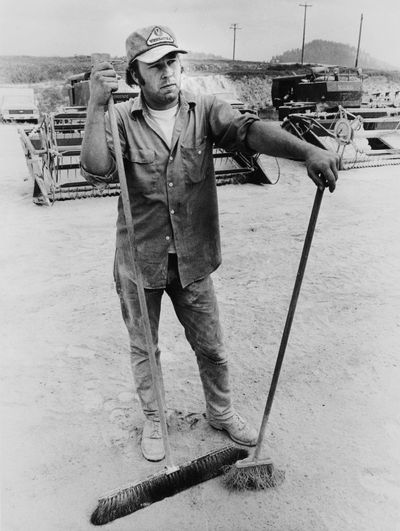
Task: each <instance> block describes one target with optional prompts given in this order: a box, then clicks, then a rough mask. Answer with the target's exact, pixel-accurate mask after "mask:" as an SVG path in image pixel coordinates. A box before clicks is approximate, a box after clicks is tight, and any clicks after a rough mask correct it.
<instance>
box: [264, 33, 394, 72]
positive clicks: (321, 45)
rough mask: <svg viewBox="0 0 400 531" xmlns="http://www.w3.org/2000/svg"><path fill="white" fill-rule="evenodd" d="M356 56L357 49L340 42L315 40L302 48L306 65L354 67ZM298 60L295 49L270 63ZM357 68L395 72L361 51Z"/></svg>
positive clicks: (390, 66) (299, 51)
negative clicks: (319, 64) (320, 64)
mask: <svg viewBox="0 0 400 531" xmlns="http://www.w3.org/2000/svg"><path fill="white" fill-rule="evenodd" d="M356 55H357V48H355V47H354V46H350V45H348V44H343V43H341V42H333V41H325V40H322V39H315V40H313V41H311V42H309V43H307V44H306V45H305V46H304V61H307V62H308V63H322V64H330V65H340V66H349V67H354V64H355V60H356ZM300 60H301V49H300V48H295V49H294V50H288V51H286V52H284V53H283V54H281V55H276V56H274V57H273V58H272V60H271V62H273V63H274V62H275V63H276V62H278V63H293V62H298V61H300ZM358 66H360V67H362V68H373V69H378V70H396V67H395V66H393V65H389V64H388V63H385V62H384V61H381V60H380V59H375V58H374V57H371V56H370V55H369V54H368V53H365V52H363V51H362V50H360V53H359V57H358Z"/></svg>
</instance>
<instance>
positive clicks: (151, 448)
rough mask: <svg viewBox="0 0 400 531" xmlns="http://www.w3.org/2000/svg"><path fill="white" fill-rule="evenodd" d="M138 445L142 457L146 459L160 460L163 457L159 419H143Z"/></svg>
mask: <svg viewBox="0 0 400 531" xmlns="http://www.w3.org/2000/svg"><path fill="white" fill-rule="evenodd" d="M140 447H141V450H142V454H143V457H145V459H147V460H148V461H161V460H162V459H164V457H165V451H164V443H163V439H162V434H161V425H160V421H159V420H152V419H146V420H145V421H144V426H143V433H142V441H141V443H140Z"/></svg>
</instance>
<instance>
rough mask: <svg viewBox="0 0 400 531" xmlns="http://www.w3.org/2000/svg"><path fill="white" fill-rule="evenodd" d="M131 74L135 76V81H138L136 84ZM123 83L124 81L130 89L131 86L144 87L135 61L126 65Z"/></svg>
mask: <svg viewBox="0 0 400 531" xmlns="http://www.w3.org/2000/svg"><path fill="white" fill-rule="evenodd" d="M132 72H133V74H135V76H136V79H137V80H138V81H139V83H137V82H136V81H135V79H134V77H133V75H132ZM125 81H126V84H127V85H129V86H130V87H133V86H136V85H144V84H145V81H144V79H143V78H142V75H141V73H140V70H139V65H138V62H137V61H131V62H130V63H129V65H128V68H127V69H126V73H125Z"/></svg>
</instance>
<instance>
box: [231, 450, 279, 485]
mask: <svg viewBox="0 0 400 531" xmlns="http://www.w3.org/2000/svg"><path fill="white" fill-rule="evenodd" d="M284 479H285V473H284V472H283V471H282V470H276V468H275V467H274V465H273V463H272V460H271V459H270V458H266V459H257V460H254V459H251V458H247V459H243V460H240V461H237V462H236V463H234V464H233V465H231V466H227V467H226V468H225V475H224V477H223V484H224V485H225V487H227V488H228V489H229V490H238V491H241V490H263V489H269V488H272V487H277V486H279V485H281V484H282V483H283V481H284Z"/></svg>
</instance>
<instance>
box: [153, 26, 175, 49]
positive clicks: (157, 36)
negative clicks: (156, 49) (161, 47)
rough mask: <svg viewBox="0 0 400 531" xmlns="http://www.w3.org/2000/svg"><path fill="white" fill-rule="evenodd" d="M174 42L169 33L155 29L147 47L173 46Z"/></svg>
mask: <svg viewBox="0 0 400 531" xmlns="http://www.w3.org/2000/svg"><path fill="white" fill-rule="evenodd" d="M173 42H174V39H173V38H172V37H171V35H170V34H169V33H167V32H166V31H164V30H162V29H161V28H158V27H156V28H154V29H153V31H152V32H151V34H150V37H149V38H148V39H147V41H146V43H147V46H155V45H156V44H164V43H165V44H171V43H173Z"/></svg>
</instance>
